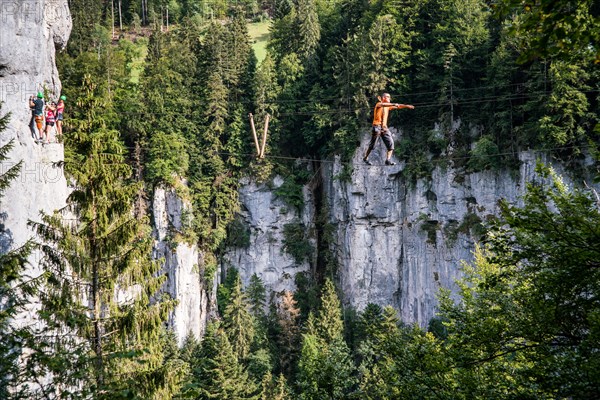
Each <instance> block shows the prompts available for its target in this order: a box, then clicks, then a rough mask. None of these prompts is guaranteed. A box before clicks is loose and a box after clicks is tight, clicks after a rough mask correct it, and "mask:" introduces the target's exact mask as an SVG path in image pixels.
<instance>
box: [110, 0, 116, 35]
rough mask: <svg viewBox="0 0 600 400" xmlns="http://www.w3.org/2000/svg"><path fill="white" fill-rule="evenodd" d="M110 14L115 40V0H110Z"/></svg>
mask: <svg viewBox="0 0 600 400" xmlns="http://www.w3.org/2000/svg"><path fill="white" fill-rule="evenodd" d="M110 14H111V17H112V39H113V40H115V0H110Z"/></svg>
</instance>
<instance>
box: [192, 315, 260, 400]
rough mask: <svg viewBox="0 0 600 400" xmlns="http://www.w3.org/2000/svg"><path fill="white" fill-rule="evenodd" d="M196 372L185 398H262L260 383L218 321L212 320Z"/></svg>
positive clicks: (224, 399) (196, 362) (228, 399)
mask: <svg viewBox="0 0 600 400" xmlns="http://www.w3.org/2000/svg"><path fill="white" fill-rule="evenodd" d="M193 375H194V376H193V381H192V383H191V385H190V386H189V388H188V390H187V392H186V393H184V395H185V397H188V398H189V397H193V398H196V399H223V400H236V399H259V398H260V394H258V392H259V390H258V385H257V384H256V383H255V382H253V381H252V380H251V379H250V378H249V377H248V373H247V372H246V370H245V369H244V367H243V366H242V364H241V363H240V362H239V361H238V357H237V355H236V354H235V353H234V351H233V348H232V347H231V344H230V343H229V339H227V335H226V333H225V331H224V330H223V328H222V327H221V326H220V324H219V323H218V322H213V323H211V324H210V325H209V326H208V328H207V329H206V333H205V336H204V339H203V341H202V348H201V350H200V352H199V355H198V358H197V359H196V360H195V368H194V371H193Z"/></svg>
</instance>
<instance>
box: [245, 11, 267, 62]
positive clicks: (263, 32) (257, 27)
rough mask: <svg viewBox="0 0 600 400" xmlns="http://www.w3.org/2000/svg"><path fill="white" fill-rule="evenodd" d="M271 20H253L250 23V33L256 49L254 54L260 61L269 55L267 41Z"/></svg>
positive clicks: (253, 46)
mask: <svg viewBox="0 0 600 400" xmlns="http://www.w3.org/2000/svg"><path fill="white" fill-rule="evenodd" d="M270 25H271V21H269V20H266V21H262V22H252V23H249V24H248V34H249V35H250V42H251V43H252V48H253V49H254V54H256V58H257V59H258V62H259V63H260V62H261V61H262V60H263V59H264V58H265V56H266V55H267V42H268V41H269V26H270Z"/></svg>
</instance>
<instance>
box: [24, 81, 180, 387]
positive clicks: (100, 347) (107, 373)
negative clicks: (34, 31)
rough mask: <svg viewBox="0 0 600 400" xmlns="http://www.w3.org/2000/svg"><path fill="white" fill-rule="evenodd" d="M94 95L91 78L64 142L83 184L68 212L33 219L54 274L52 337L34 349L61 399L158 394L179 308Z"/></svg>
mask: <svg viewBox="0 0 600 400" xmlns="http://www.w3.org/2000/svg"><path fill="white" fill-rule="evenodd" d="M96 90H97V89H96V86H95V85H94V84H93V83H92V82H90V81H87V82H86V85H85V86H84V87H82V96H81V98H80V101H81V103H80V108H79V110H78V111H74V115H76V118H74V120H73V121H72V122H73V125H74V126H75V129H74V132H73V133H72V134H71V135H69V138H68V141H67V142H66V147H67V151H66V154H67V159H66V165H67V168H66V171H67V172H68V173H69V174H70V176H72V178H73V179H74V181H75V182H77V184H76V187H75V189H74V191H73V192H72V193H71V195H70V196H69V198H68V199H67V207H66V208H65V209H63V210H60V211H58V212H56V213H54V214H52V215H48V214H43V215H42V222H39V223H33V222H32V226H33V227H34V228H35V230H36V232H37V233H38V235H39V236H40V237H41V238H42V239H43V242H42V243H40V248H41V250H42V251H43V253H44V255H45V258H44V259H43V260H42V264H43V265H44V268H45V269H46V271H47V274H48V279H47V289H46V290H45V292H44V293H43V295H42V296H41V300H42V305H43V308H42V311H41V313H40V315H41V317H42V319H43V320H44V322H45V323H46V324H47V325H46V327H47V332H44V334H53V335H56V336H55V339H54V340H53V341H50V342H42V343H40V345H39V347H38V348H37V349H36V350H37V351H38V352H40V353H39V354H51V355H52V359H42V361H41V368H43V369H44V371H48V372H49V373H51V374H52V376H53V378H54V380H53V383H52V385H53V387H54V390H56V391H57V392H58V393H59V394H61V395H62V396H65V398H68V397H66V396H67V395H66V393H68V392H72V395H73V396H75V395H77V393H78V392H79V394H80V395H82V396H85V395H86V393H93V394H94V397H96V398H116V396H117V394H120V395H123V394H124V393H130V394H131V395H136V394H137V395H140V396H142V397H146V398H152V396H153V393H155V392H159V391H161V390H162V388H161V385H160V383H159V384H157V383H156V382H160V380H157V379H156V376H155V375H156V374H159V370H160V365H161V363H162V362H163V355H162V351H161V348H160V345H159V343H160V337H161V334H160V333H161V331H162V329H163V328H162V327H163V324H164V322H165V321H166V318H167V314H168V312H169V311H170V310H171V309H172V307H173V305H174V303H173V301H172V300H171V299H169V298H168V297H166V296H161V295H159V294H158V292H159V290H160V288H161V285H162V282H163V281H164V277H163V276H161V275H159V274H158V272H159V269H160V264H159V263H158V262H155V261H152V260H151V246H152V241H151V238H150V229H149V227H148V225H147V222H146V221H144V220H143V219H142V220H140V219H137V218H135V216H134V214H133V199H134V198H135V195H136V194H137V192H138V190H139V188H138V184H135V183H131V182H130V179H131V168H130V167H129V166H128V165H127V164H126V162H125V156H126V153H125V149H124V147H123V144H122V142H121V141H120V140H119V135H118V132H115V131H112V130H109V129H106V128H105V126H106V125H105V122H104V119H103V110H104V109H106V107H105V106H103V104H102V103H101V102H102V99H103V97H102V96H101V95H98V94H97V92H96ZM50 361H51V362H50ZM163 382H164V381H163ZM78 389H79V390H78Z"/></svg>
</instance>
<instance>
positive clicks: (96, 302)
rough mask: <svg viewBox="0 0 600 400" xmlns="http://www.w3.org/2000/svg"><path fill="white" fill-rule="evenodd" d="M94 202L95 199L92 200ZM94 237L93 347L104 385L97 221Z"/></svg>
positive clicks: (94, 223) (92, 246) (91, 247)
mask: <svg viewBox="0 0 600 400" xmlns="http://www.w3.org/2000/svg"><path fill="white" fill-rule="evenodd" d="M93 197H94V192H93V190H92V198H93ZM92 202H94V200H92ZM92 213H93V214H94V215H95V214H96V206H95V204H92ZM91 233H92V237H91V238H90V252H91V254H90V258H91V261H92V287H91V289H92V293H91V294H92V296H91V298H92V307H93V326H94V337H93V339H92V341H93V349H94V354H95V355H96V360H95V362H94V364H95V365H96V371H95V372H96V378H97V380H98V384H99V385H102V383H103V380H104V379H103V377H104V371H103V369H104V356H103V354H102V325H101V323H100V321H101V320H102V304H101V299H100V265H98V258H99V257H98V254H96V252H97V251H98V250H97V246H96V238H97V235H98V232H97V226H96V221H95V220H94V221H92V230H91Z"/></svg>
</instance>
